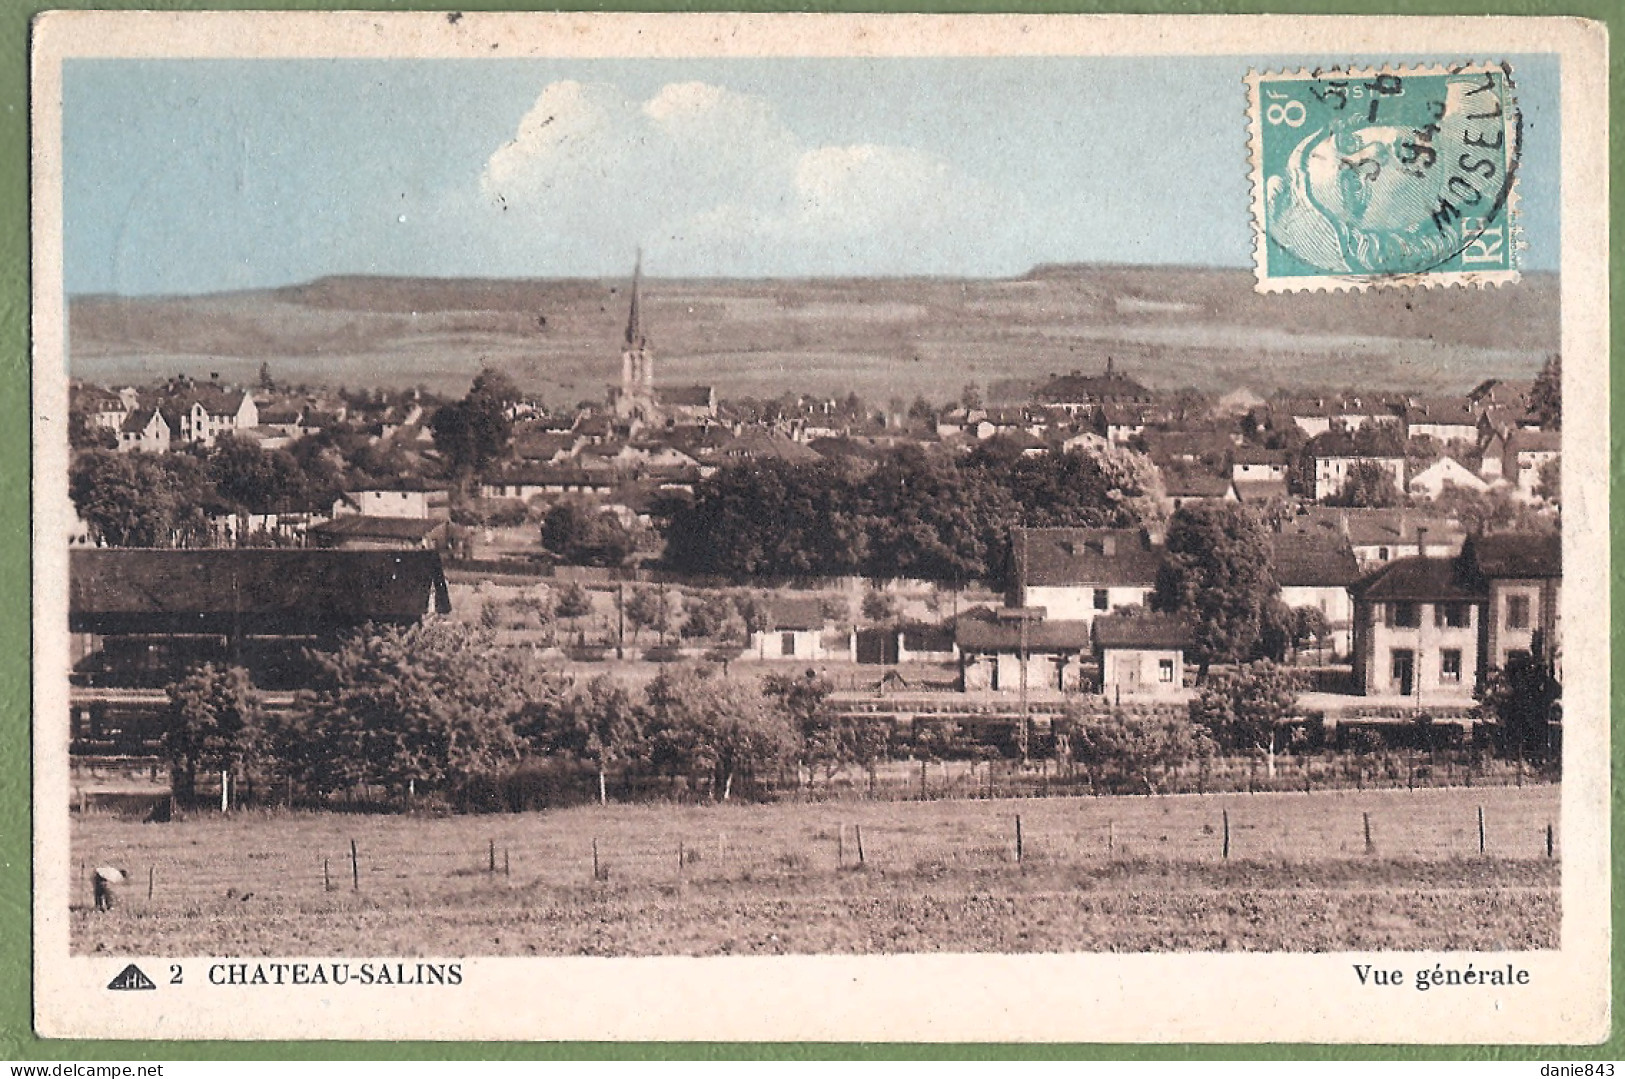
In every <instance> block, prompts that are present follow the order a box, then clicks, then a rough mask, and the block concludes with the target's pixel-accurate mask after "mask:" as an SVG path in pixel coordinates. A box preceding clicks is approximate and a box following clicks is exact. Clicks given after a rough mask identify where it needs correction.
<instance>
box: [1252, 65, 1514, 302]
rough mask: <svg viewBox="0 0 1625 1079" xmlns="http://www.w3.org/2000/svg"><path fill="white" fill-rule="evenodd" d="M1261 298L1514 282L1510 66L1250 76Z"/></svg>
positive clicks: (1256, 258) (1256, 266)
mask: <svg viewBox="0 0 1625 1079" xmlns="http://www.w3.org/2000/svg"><path fill="white" fill-rule="evenodd" d="M1246 85H1247V98H1248V127H1249V132H1250V161H1251V169H1252V193H1253V222H1252V224H1253V232H1254V240H1255V248H1254V269H1255V274H1256V286H1257V288H1258V289H1259V290H1260V291H1263V292H1282V291H1299V290H1313V289H1323V288H1324V289H1349V288H1355V289H1361V288H1371V287H1382V286H1395V285H1398V286H1434V285H1464V286H1483V285H1499V284H1505V283H1509V282H1513V281H1516V280H1517V279H1518V251H1519V234H1518V227H1517V201H1516V181H1517V171H1518V160H1519V151H1520V146H1521V135H1522V124H1521V119H1520V116H1519V112H1518V107H1517V102H1516V98H1515V97H1514V89H1515V86H1514V82H1513V77H1512V71H1511V69H1510V67H1508V66H1505V65H1495V64H1467V65H1460V66H1452V67H1407V66H1397V67H1395V66H1388V67H1383V68H1381V69H1372V68H1365V69H1362V68H1350V69H1336V68H1333V69H1318V68H1317V69H1315V70H1311V71H1302V70H1300V71H1293V72H1279V73H1269V72H1256V71H1255V72H1250V73H1249V74H1248V75H1247V79H1246Z"/></svg>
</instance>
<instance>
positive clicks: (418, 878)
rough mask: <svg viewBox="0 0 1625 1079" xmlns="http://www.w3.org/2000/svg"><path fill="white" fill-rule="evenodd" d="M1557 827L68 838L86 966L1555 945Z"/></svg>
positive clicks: (404, 831)
mask: <svg viewBox="0 0 1625 1079" xmlns="http://www.w3.org/2000/svg"><path fill="white" fill-rule="evenodd" d="M1480 808H1482V811H1483V817H1484V836H1485V853H1484V854H1482V855H1481V854H1479V851H1478V845H1479V824H1478V819H1479V818H1478V814H1479V810H1480ZM1018 815H1019V817H1020V821H1021V852H1020V857H1019V860H1018V856H1017V848H1016V820H1017V817H1018ZM1367 816H1369V819H1370V822H1371V848H1370V849H1369V850H1368V849H1367V847H1366V841H1365V820H1366V818H1367ZM1226 817H1228V832H1229V840H1230V851H1229V857H1228V859H1227V858H1225V856H1224V849H1223V848H1224V841H1225V831H1226ZM1557 819H1558V788H1557V787H1552V786H1546V787H1525V788H1522V789H1519V788H1497V789H1451V790H1427V791H1415V792H1409V791H1365V792H1352V791H1350V792H1339V793H1315V794H1311V795H1302V794H1297V795H1228V796H1207V797H1177V798H1173V797H1170V798H1099V799H1093V798H1083V799H1059V798H1057V799H1028V800H1020V801H938V802H915V803H868V802H856V803H831V804H785V805H770V806H742V805H725V806H623V805H612V806H609V807H590V808H582V809H572V810H564V811H556V812H550V813H541V814H525V815H517V816H491V817H453V818H410V817H380V816H367V817H363V816H348V815H340V814H325V815H316V814H297V813H295V814H271V815H258V814H244V815H241V816H237V817H233V818H231V819H222V818H218V817H203V818H198V819H193V820H188V821H184V822H177V823H173V824H141V823H136V822H133V821H127V820H121V819H118V818H115V817H112V816H101V815H95V814H92V815H90V816H87V817H84V818H81V819H76V820H75V822H74V825H73V828H74V831H73V836H74V850H73V870H74V873H75V878H74V879H75V895H74V902H73V911H72V937H73V948H74V950H75V951H76V952H78V953H90V952H114V953H145V954H168V955H192V954H198V955H232V956H249V955H293V954H311V955H408V956H412V955H668V954H676V955H716V954H779V953H826V952H842V953H868V952H908V951H961V952H971V951H994V952H1034V951H1212V950H1255V951H1333V950H1366V949H1424V948H1449V949H1483V950H1499V949H1528V948H1548V947H1555V946H1556V944H1557V940H1558V929H1559V922H1560V918H1559V902H1558V899H1559V896H1558V885H1559V860H1558V859H1556V858H1550V859H1549V858H1547V856H1546V826H1547V824H1548V822H1556V821H1557ZM352 840H354V841H355V844H356V850H357V858H356V863H355V867H354V870H352V864H351V861H350V843H351V841H352ZM860 844H861V849H862V854H861V858H862V860H861V862H860V860H859V859H860V854H859V848H860ZM595 846H596V854H595V850H594V848H595ZM595 862H596V867H597V871H596V876H595V869H594V866H595ZM107 863H112V864H115V865H119V866H121V867H123V868H124V869H125V870H126V871H128V872H129V874H130V877H131V882H130V884H129V885H127V886H126V887H125V888H124V889H123V890H122V894H121V895H120V896H119V904H118V906H117V908H116V909H115V910H113V911H112V912H109V913H97V912H95V911H93V910H91V909H89V908H90V906H91V903H90V891H89V884H88V877H87V873H86V871H87V869H88V868H90V867H94V866H97V865H102V864H107ZM493 866H494V867H495V868H494V871H493ZM352 872H354V874H355V875H354V877H352ZM149 874H150V875H149ZM149 881H150V887H151V894H150V898H149V894H148V889H149Z"/></svg>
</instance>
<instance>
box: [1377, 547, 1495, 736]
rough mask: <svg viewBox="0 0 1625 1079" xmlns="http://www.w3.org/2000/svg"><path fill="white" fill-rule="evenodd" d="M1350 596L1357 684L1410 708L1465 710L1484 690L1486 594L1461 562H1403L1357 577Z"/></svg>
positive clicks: (1421, 559) (1460, 560)
mask: <svg viewBox="0 0 1625 1079" xmlns="http://www.w3.org/2000/svg"><path fill="white" fill-rule="evenodd" d="M1350 591H1351V592H1352V594H1353V596H1354V651H1353V661H1354V684H1355V686H1356V687H1357V689H1358V690H1359V692H1361V693H1363V694H1365V695H1367V696H1394V697H1403V698H1408V699H1409V701H1410V702H1411V706H1412V707H1415V708H1418V709H1425V708H1426V707H1427V706H1428V704H1429V703H1434V704H1453V705H1463V704H1468V703H1470V702H1471V701H1472V700H1473V699H1474V694H1475V692H1476V691H1477V690H1478V689H1479V688H1480V687H1481V686H1482V685H1483V682H1484V674H1485V663H1484V652H1483V649H1482V646H1481V634H1482V631H1483V623H1484V618H1485V612H1486V608H1487V605H1488V593H1487V592H1486V590H1485V588H1484V585H1483V582H1482V580H1481V579H1480V577H1479V576H1478V574H1477V573H1476V572H1474V571H1473V569H1472V568H1471V566H1469V565H1468V564H1467V563H1466V562H1465V561H1464V560H1463V559H1461V558H1459V557H1457V558H1415V557H1412V558H1401V559H1397V560H1395V561H1393V562H1390V563H1388V564H1387V565H1386V566H1383V567H1382V568H1381V569H1378V570H1375V571H1373V572H1372V573H1369V574H1367V575H1366V576H1364V577H1362V578H1360V579H1359V580H1358V581H1356V582H1355V583H1354V584H1353V586H1352V587H1351V589H1350Z"/></svg>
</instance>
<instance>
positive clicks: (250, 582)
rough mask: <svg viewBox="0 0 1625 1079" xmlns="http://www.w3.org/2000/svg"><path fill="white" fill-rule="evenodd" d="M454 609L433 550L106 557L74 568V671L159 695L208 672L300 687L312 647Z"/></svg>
mask: <svg viewBox="0 0 1625 1079" xmlns="http://www.w3.org/2000/svg"><path fill="white" fill-rule="evenodd" d="M450 610H451V596H450V592H449V590H448V588H447V585H446V578H445V574H444V573H443V572H442V570H441V565H440V556H439V554H437V553H436V552H434V551H321V550H290V549H278V548H248V549H207V550H151V549H129V548H107V549H101V550H76V551H73V552H72V554H71V559H70V562H69V582H68V629H69V632H70V633H73V634H75V635H77V644H78V647H77V649H76V652H77V655H78V656H79V662H78V663H77V664H76V673H77V674H78V675H79V678H78V680H79V681H80V682H85V683H93V684H96V685H100V686H120V685H127V686H132V687H140V686H162V685H165V684H167V683H168V682H169V681H171V680H172V679H173V678H174V677H175V676H176V675H177V674H184V673H185V672H186V671H187V670H189V669H190V668H192V667H195V666H197V665H200V664H202V663H207V662H213V663H233V664H236V663H240V664H242V665H243V666H246V667H248V668H249V670H250V672H251V673H252V674H253V675H254V677H255V680H256V682H258V683H260V684H261V685H262V686H265V687H266V688H272V687H275V686H278V685H279V684H281V683H287V682H290V681H292V682H293V684H294V685H297V684H299V683H298V682H297V670H299V669H303V668H302V663H301V659H302V653H303V651H304V649H305V647H307V646H308V645H311V644H319V643H321V642H324V641H333V640H336V639H337V638H339V637H341V636H343V635H344V634H346V633H349V632H352V631H354V630H356V629H358V628H360V627H361V626H364V625H366V624H368V623H379V624H391V625H411V624H413V623H415V622H418V621H421V620H422V619H423V618H425V617H426V616H428V615H431V614H445V613H448V612H449V611H450Z"/></svg>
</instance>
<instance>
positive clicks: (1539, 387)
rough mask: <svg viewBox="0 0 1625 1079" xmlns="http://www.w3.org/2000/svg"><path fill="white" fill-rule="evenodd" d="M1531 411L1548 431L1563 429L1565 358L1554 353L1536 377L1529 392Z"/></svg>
mask: <svg viewBox="0 0 1625 1079" xmlns="http://www.w3.org/2000/svg"><path fill="white" fill-rule="evenodd" d="M1529 411H1530V412H1531V413H1532V414H1533V415H1534V416H1535V418H1536V419H1537V420H1539V421H1540V425H1541V427H1543V428H1544V429H1546V430H1548V431H1558V430H1561V429H1562V427H1563V357H1562V355H1561V354H1559V353H1553V354H1552V355H1551V356H1549V357H1547V359H1546V362H1545V364H1543V365H1542V366H1541V369H1540V374H1538V375H1536V376H1535V384H1534V385H1533V386H1532V387H1531V388H1530V390H1529Z"/></svg>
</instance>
